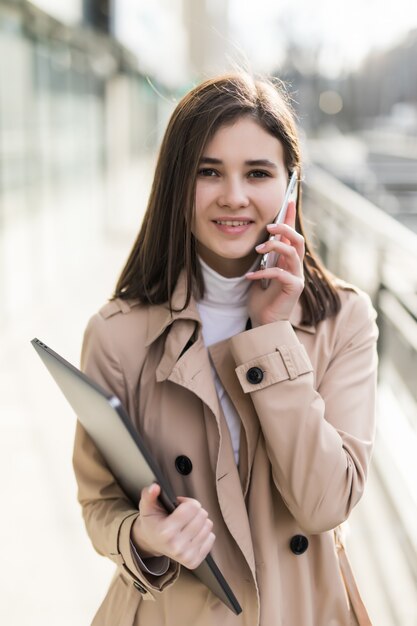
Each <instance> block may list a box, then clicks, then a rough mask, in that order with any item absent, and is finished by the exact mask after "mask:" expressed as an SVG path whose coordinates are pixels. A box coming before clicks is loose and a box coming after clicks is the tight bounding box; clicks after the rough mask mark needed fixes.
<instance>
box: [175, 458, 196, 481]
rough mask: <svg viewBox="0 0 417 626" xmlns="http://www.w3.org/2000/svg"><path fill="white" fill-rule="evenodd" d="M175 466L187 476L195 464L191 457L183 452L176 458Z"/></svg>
mask: <svg viewBox="0 0 417 626" xmlns="http://www.w3.org/2000/svg"><path fill="white" fill-rule="evenodd" d="M175 467H176V468H177V471H178V472H179V473H180V474H183V476H187V474H190V473H191V470H192V469H193V464H192V463H191V459H189V458H188V456H184V455H183V454H181V455H180V456H177V458H176V459H175Z"/></svg>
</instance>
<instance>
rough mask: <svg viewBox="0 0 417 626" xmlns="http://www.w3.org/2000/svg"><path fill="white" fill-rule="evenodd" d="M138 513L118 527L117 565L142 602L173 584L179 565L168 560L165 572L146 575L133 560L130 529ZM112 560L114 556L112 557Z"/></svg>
mask: <svg viewBox="0 0 417 626" xmlns="http://www.w3.org/2000/svg"><path fill="white" fill-rule="evenodd" d="M138 514H139V513H135V514H132V515H129V516H128V517H126V518H125V519H124V520H123V522H122V523H121V525H120V528H119V535H118V540H117V548H118V554H119V565H120V566H122V569H123V571H124V574H125V576H126V575H127V576H128V577H129V578H130V579H131V581H132V582H133V585H134V587H136V589H137V590H138V591H139V592H140V593H141V594H142V595H143V598H144V600H154V599H155V594H154V592H160V591H163V590H164V589H165V588H166V587H168V586H170V585H171V584H173V583H174V582H175V581H176V580H177V578H178V575H179V572H180V565H179V564H178V563H176V562H175V561H172V560H169V564H168V567H167V570H166V572H164V573H163V574H161V575H153V574H152V573H146V572H145V571H143V570H142V569H141V568H140V567H138V565H139V564H138V563H137V562H136V560H135V556H134V554H133V553H132V550H131V539H130V537H131V529H132V526H133V524H134V522H135V520H136V518H137V516H138ZM113 560H115V559H114V556H113Z"/></svg>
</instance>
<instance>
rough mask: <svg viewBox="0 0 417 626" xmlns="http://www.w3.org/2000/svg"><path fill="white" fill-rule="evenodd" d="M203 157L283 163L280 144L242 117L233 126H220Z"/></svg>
mask: <svg viewBox="0 0 417 626" xmlns="http://www.w3.org/2000/svg"><path fill="white" fill-rule="evenodd" d="M203 156H209V157H216V158H220V159H222V160H225V159H232V160H236V159H239V160H243V161H245V160H253V159H273V160H274V161H275V162H279V163H280V162H281V161H282V162H283V161H284V148H283V145H282V143H281V142H280V141H279V139H277V138H276V137H274V136H273V135H271V134H270V133H268V132H267V131H266V130H265V129H264V128H263V127H262V126H261V125H260V124H259V123H258V122H257V121H256V120H254V119H252V118H249V117H243V118H240V119H238V120H237V121H236V122H234V123H233V124H227V125H225V126H220V128H219V129H218V130H217V131H216V132H215V134H214V135H213V137H212V138H211V140H210V141H209V142H208V143H207V144H206V146H205V148H204V150H203Z"/></svg>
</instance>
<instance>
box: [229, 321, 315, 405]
mask: <svg viewBox="0 0 417 626" xmlns="http://www.w3.org/2000/svg"><path fill="white" fill-rule="evenodd" d="M230 342H231V350H232V354H233V357H234V359H235V363H236V365H237V367H236V370H235V371H236V374H237V377H238V379H239V382H240V384H241V387H242V390H243V391H244V393H250V392H253V391H258V390H260V389H264V388H265V387H269V386H270V385H273V384H275V383H280V382H282V381H284V380H294V379H296V378H298V377H299V376H302V375H303V374H307V373H308V372H312V371H313V366H312V364H311V361H310V359H309V357H308V354H307V352H306V349H305V348H304V346H303V345H302V344H301V343H300V342H299V341H298V338H297V335H296V334H295V332H294V330H293V329H292V326H291V324H290V323H289V322H274V323H272V324H265V325H264V326H258V327H257V328H253V329H252V330H249V331H246V332H243V333H239V334H238V335H235V336H234V337H232V338H231V340H230Z"/></svg>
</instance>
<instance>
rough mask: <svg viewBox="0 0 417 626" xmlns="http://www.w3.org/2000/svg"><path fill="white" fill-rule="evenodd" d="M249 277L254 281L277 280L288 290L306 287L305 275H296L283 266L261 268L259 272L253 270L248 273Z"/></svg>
mask: <svg viewBox="0 0 417 626" xmlns="http://www.w3.org/2000/svg"><path fill="white" fill-rule="evenodd" d="M246 276H247V278H248V279H249V280H252V281H258V280H261V279H263V278H264V279H265V280H277V281H278V282H279V283H280V284H281V286H282V287H283V288H286V291H300V293H301V291H302V290H303V287H304V276H302V275H300V276H295V275H294V274H293V273H292V272H288V271H287V270H285V269H282V268H281V267H271V268H269V269H265V270H259V271H258V272H251V273H250V275H249V274H246Z"/></svg>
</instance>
